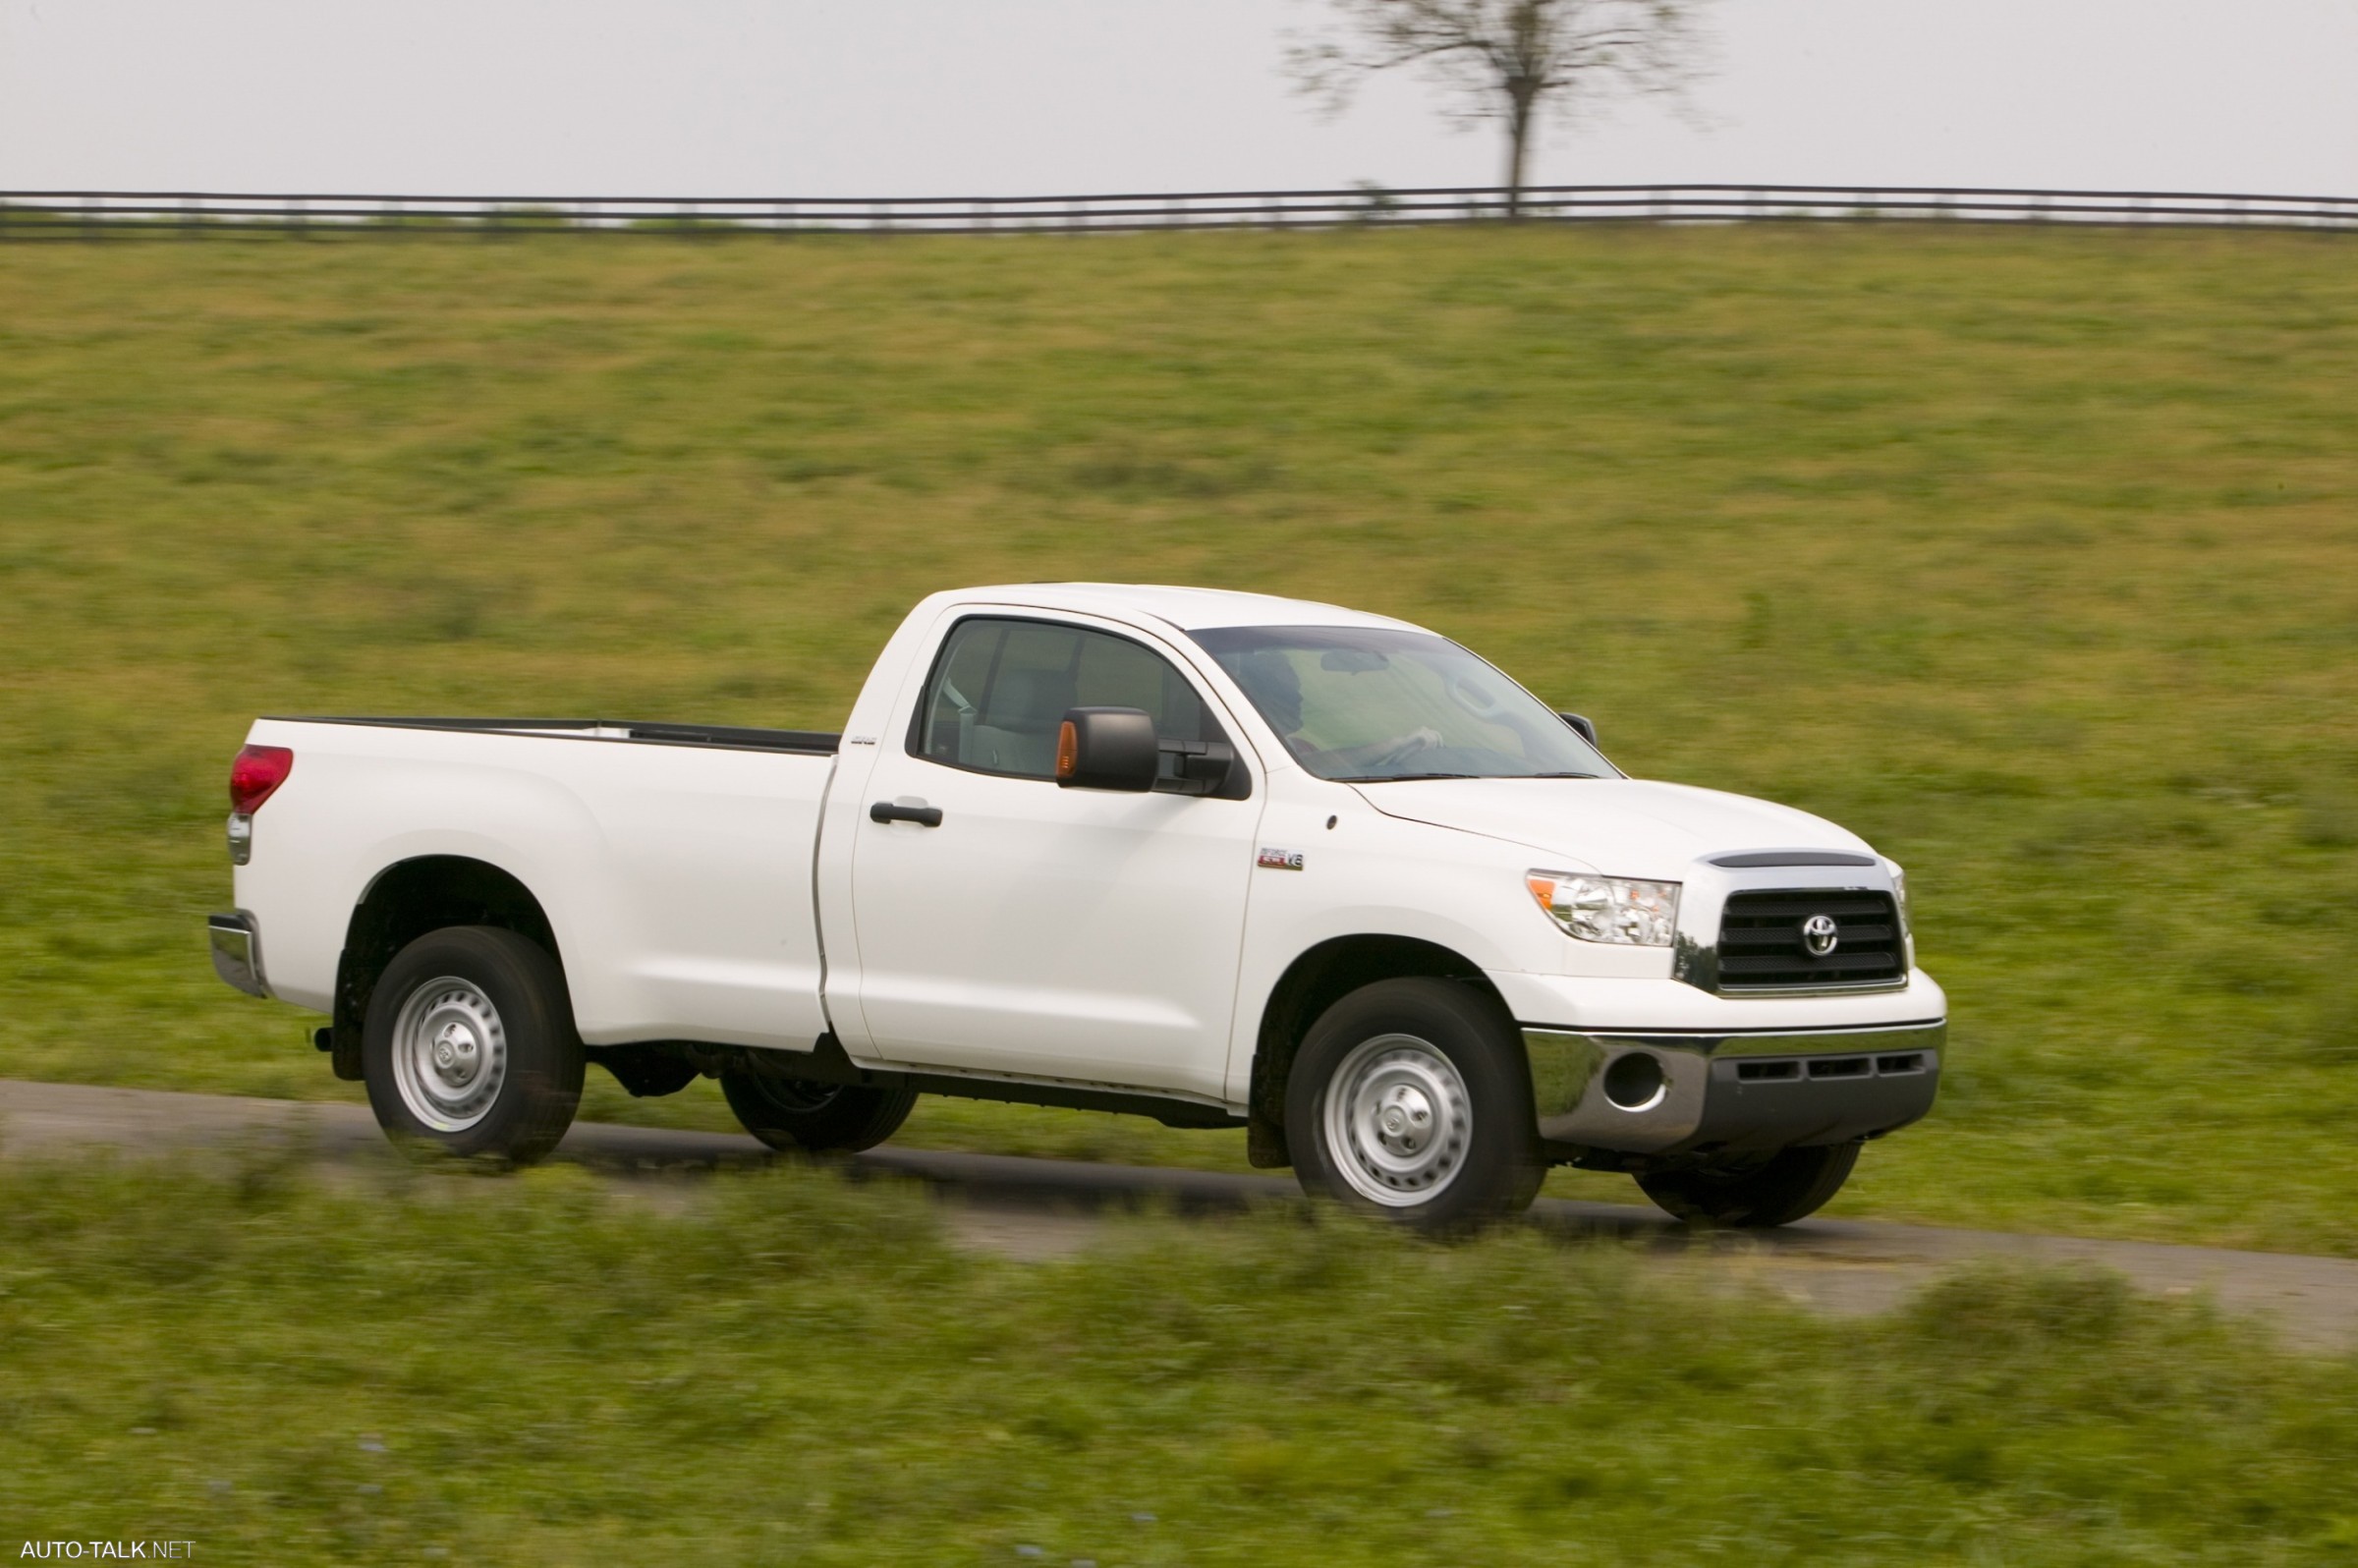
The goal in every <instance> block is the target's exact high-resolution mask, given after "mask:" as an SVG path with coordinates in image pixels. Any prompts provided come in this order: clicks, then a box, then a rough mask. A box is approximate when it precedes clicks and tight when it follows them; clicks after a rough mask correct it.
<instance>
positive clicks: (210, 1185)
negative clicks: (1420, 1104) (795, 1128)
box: [0, 1153, 2358, 1568]
mask: <svg viewBox="0 0 2358 1568" xmlns="http://www.w3.org/2000/svg"><path fill="white" fill-rule="evenodd" d="M216 1164H217V1162H216ZM2354 1407H2358V1361H2354V1360H2351V1359H2349V1358H2346V1357H2344V1358H2341V1359H2338V1360H2319V1359H2301V1358H2293V1357H2288V1356H2285V1355H2282V1354H2280V1353H2279V1352H2276V1351H2274V1350H2273V1349H2271V1348H2269V1347H2268V1346H2267V1345H2266V1344H2265V1343H2264V1342H2261V1341H2259V1340H2257V1339H2256V1338H2255V1337H2254V1336H2253V1335H2252V1334H2251V1333H2250V1331H2249V1330H2248V1329H2245V1328H2242V1327H2240V1326H2236V1325H2231V1324H2227V1323H2222V1322H2219V1321H2218V1320H2216V1319H2214V1318H2213V1317H2211V1316H2209V1315H2208V1313H2206V1312H2205V1311H2204V1310H2203V1309H2202V1308H2201V1307H2200V1306H2199V1305H2195V1304H2189V1303H2184V1302H2180V1303H2158V1302H2146V1301H2139V1300H2137V1299H2135V1298H2133V1297H2131V1296H2130V1295H2129V1294H2128V1293H2127V1291H2126V1289H2125V1287H2123V1286H2122V1285H2120V1284H2119V1282H2118V1281H2116V1280H2112V1279H2108V1278H2105V1277H2103V1276H2094V1275H2077V1274H2048V1275H2038V1274H2032V1275H2016V1274H2002V1273H1997V1274H1967V1275H1963V1276H1959V1277H1955V1278H1952V1279H1950V1280H1948V1281H1947V1282H1945V1283H1943V1284H1940V1285H1938V1286H1936V1287H1934V1288H1933V1289H1932V1290H1930V1291H1928V1292H1927V1293H1926V1294H1924V1295H1923V1296H1921V1297H1920V1298H1918V1299H1917V1300H1916V1301H1915V1302H1914V1303H1912V1304H1911V1305H1910V1306H1909V1307H1908V1308H1907V1309H1905V1310H1904V1311H1902V1312H1900V1313H1898V1314H1896V1315H1894V1316H1890V1317H1887V1318H1883V1319H1878V1320H1870V1321H1865V1322H1845V1323H1833V1322H1828V1321H1825V1320H1823V1319H1820V1318H1815V1317H1811V1316H1804V1315H1802V1314H1799V1313H1796V1312H1794V1311H1792V1310H1790V1309H1787V1308H1785V1307H1783V1306H1781V1305H1779V1304H1776V1303H1774V1302H1772V1301H1768V1300H1752V1299H1744V1298H1737V1297H1726V1296H1712V1295H1697V1294H1694V1293H1691V1292H1679V1291H1675V1290H1672V1289H1669V1288H1666V1287H1665V1286H1664V1284H1663V1282H1662V1279H1661V1277H1660V1276H1659V1275H1658V1274H1652V1273H1642V1272H1640V1271H1639V1270H1638V1269H1637V1268H1636V1267H1635V1266H1634V1265H1633V1264H1632V1262H1631V1260H1628V1259H1626V1258H1623V1257H1621V1256H1619V1255H1617V1254H1616V1253H1614V1252H1613V1251H1612V1250H1610V1249H1570V1250H1568V1249H1564V1248H1561V1247H1558V1246H1555V1245H1552V1244H1550V1243H1548V1242H1546V1241H1544V1240H1543V1239H1542V1238H1540V1237H1539V1236H1537V1235H1536V1234H1531V1233H1518V1234H1510V1235H1503V1236H1496V1237H1492V1238H1490V1239H1488V1241H1485V1242H1483V1243H1481V1244H1479V1245H1476V1246H1469V1247H1463V1248H1457V1249H1451V1250H1436V1249H1433V1248H1430V1247H1426V1246H1423V1245H1420V1244H1418V1243H1415V1242H1412V1241H1409V1240H1407V1239H1405V1238H1402V1237H1399V1236H1397V1235H1390V1234H1385V1233H1381V1232H1376V1231H1372V1230H1369V1229H1366V1228H1363V1227H1361V1226H1359V1225H1356V1224H1350V1223H1344V1222H1341V1221H1339V1220H1337V1219H1336V1218H1334V1217H1333V1216H1324V1217H1322V1218H1321V1219H1320V1220H1319V1222H1318V1223H1317V1224H1307V1223H1304V1222H1303V1221H1302V1220H1300V1219H1298V1218H1290V1217H1285V1216H1279V1215H1270V1216H1263V1217H1259V1218H1255V1219H1250V1220H1240V1221H1235V1222H1219V1223H1211V1224H1205V1223H1198V1222H1185V1223H1181V1222H1176V1221H1152V1220H1147V1221H1139V1222H1136V1223H1133V1224H1131V1225H1129V1226H1127V1227H1122V1228H1118V1229H1117V1232H1116V1235H1115V1238H1114V1239H1113V1240H1112V1241H1111V1242H1110V1243H1109V1244H1108V1245H1107V1246H1106V1247H1105V1248H1104V1249H1102V1250H1100V1251H1096V1252H1093V1253H1090V1254H1086V1255H1083V1256H1082V1257H1080V1258H1078V1259H1074V1260H1066V1261H1060V1262H1050V1263H1011V1262H1005V1261H1000V1260H991V1259H983V1258H977V1257H973V1256H969V1255H965V1254H961V1253H958V1252H955V1251H952V1250H950V1249H949V1248H947V1247H945V1246H944V1245H943V1243H942V1240H941V1238H940V1236H939V1235H938V1234H937V1232H936V1231H935V1229H934V1226H933V1224H932V1222H931V1219H930V1216H929V1215H928V1214H927V1212H926V1204H925V1201H924V1200H923V1199H922V1198H920V1197H917V1196H915V1195H913V1194H907V1193H901V1192H893V1191H877V1190H872V1189H871V1190H867V1191H856V1190H851V1189H847V1188H845V1187H843V1186H841V1185H840V1184H839V1183H837V1182H836V1181H834V1180H833V1179H832V1178H829V1177H827V1176H824V1175H822V1174H818V1173H814V1172H808V1171H794V1170H787V1171H778V1172H771V1173H766V1174H762V1175H758V1176H755V1177H752V1178H742V1179H723V1180H721V1181H718V1182H716V1183H713V1184H711V1185H710V1186H708V1187H707V1188H705V1189H704V1190H703V1191H702V1192H701V1193H698V1194H695V1195H692V1196H689V1197H685V1198H678V1199H674V1200H672V1201H667V1202H662V1203H660V1204H650V1203H640V1202H634V1201H629V1200H618V1199H616V1198H615V1197H614V1196H613V1194H612V1193H611V1192H610V1191H608V1190H605V1189H602V1188H600V1187H599V1186H597V1185H596V1184H595V1183H594V1182H593V1181H592V1180H591V1179H590V1178H589V1177H587V1176H586V1175H585V1174H584V1173H583V1172H581V1171H580V1170H579V1169H575V1168H565V1167H558V1168H552V1169H550V1170H546V1171H539V1172H533V1173H530V1174H528V1175H527V1176H525V1177H523V1178H522V1179H520V1180H516V1181H507V1182H497V1181H484V1180H481V1179H478V1178H475V1177H472V1176H469V1175H466V1174H463V1173H458V1172H451V1173H447V1174H441V1173H423V1174H418V1173H403V1172H399V1171H388V1173H387V1174H385V1175H384V1176H383V1177H381V1178H372V1179H369V1180H366V1181H364V1182H362V1183H361V1184H360V1185H358V1186H353V1185H350V1184H339V1185H338V1186H336V1187H334V1188H327V1189H323V1188H320V1187H317V1186H314V1185H312V1184H311V1183H310V1182H309V1180H308V1179H306V1178H304V1177H303V1176H302V1175H301V1174H300V1172H299V1171H297V1170H296V1169H294V1168H293V1167H292V1166H291V1165H290V1164H289V1163H288V1161H287V1160H286V1158H285V1157H284V1156H283V1155H277V1154H258V1153H257V1154H250V1155H249V1156H248V1157H247V1158H246V1159H245V1160H244V1162H243V1164H242V1166H240V1167H239V1168H237V1169H236V1170H234V1171H232V1172H226V1173H217V1172H216V1170H215V1168H214V1167H204V1168H191V1167H187V1166H166V1167H161V1168H153V1169H144V1170H142V1169H123V1168H110V1167H108V1166H106V1165H103V1164H97V1163H93V1162H88V1161H81V1162H75V1163H68V1164H59V1165H54V1166H43V1165H31V1166H23V1165H20V1166H16V1167H14V1168H10V1169H7V1170H5V1171H0V1530H4V1531H6V1532H7V1535H8V1539H14V1540H46V1539H75V1540H109V1539H111V1540H124V1539H146V1540H154V1539H165V1540H189V1541H193V1542H195V1543H196V1548H195V1554H196V1559H197V1560H198V1561H212V1562H229V1563H238V1562H252V1563H270V1564H303V1563H333V1564H370V1563H396V1562H398V1563H417V1562H421V1561H427V1562H431V1561H438V1560H446V1561H451V1562H483V1563H527V1562H530V1563H556V1564H585V1565H587V1564H598V1565H606V1564H624V1565H627V1564H639V1563H645V1564H663V1565H666V1568H668V1565H674V1564H702V1563H713V1564H722V1563H726V1564H744V1563H797V1564H844V1565H859V1568H865V1565H868V1564H873V1563H904V1562H905V1563H967V1562H974V1563H1000V1562H1004V1563H1009V1564H1014V1563H1017V1562H1020V1561H1023V1560H1026V1559H1027V1558H1039V1559H1040V1560H1043V1561H1046V1562H1050V1563H1054V1564H1058V1565H1062V1564H1066V1563H1069V1562H1075V1561H1084V1562H1093V1563H1100V1564H1104V1565H1106V1568H1112V1565H1114V1564H1118V1563H1127V1564H1132V1565H1138V1568H1144V1565H1152V1564H1176V1563H1183V1562H1184V1563H1197V1564H1222V1563H1229V1564H1267V1563H1289V1564H1291V1563H1299V1564H1306V1565H1309V1564H1317V1565H1325V1564H1356V1563H1366V1564H1383V1565H1387V1568H1388V1565H1417V1564H1444V1563H1446V1564H1457V1563H1483V1564H1533V1565H1539V1564H1546V1565H1549V1568H1557V1565H1578V1564H1599V1565H1606V1564H1610V1565H1616V1568H1622V1565H1630V1568H1635V1565H1646V1564H1664V1565H1670V1564H1680V1565H1683V1564H1692V1563H1697V1562H1727V1563H1740V1564H1744V1565H1747V1568H1751V1565H1759V1564H1796V1565H1799V1564H1810V1565H1818V1564H1837V1565H1839V1564H1871V1563H1872V1564H1895V1565H1896V1564H1908V1565H1914V1564H1921V1563H1960V1564H1961V1563H1998V1562H2003V1563H2010V1564H2024V1565H2045V1564H2088V1565H2095V1564H2107V1565H2109V1564H2117V1563H2128V1562H2134V1563H2144V1564H2156V1565H2161V1564H2196V1563H2201V1564H2207V1565H2230V1564H2253V1565H2262V1564H2291V1563H2296V1562H2297V1563H2336V1562H2346V1561H2349V1560H2351V1558H2352V1557H2354V1556H2358V1498H2354V1497H2353V1495H2352V1493H2351V1491H2350V1488H2349V1476H2350V1474H2351V1471H2352V1468H2353V1467H2354V1466H2358V1425H2353V1424H2352V1422H2351V1421H2350V1419H2349V1416H2350V1411H2351V1410H2352V1409H2353V1408H2354ZM1027 1548H1028V1549H1027Z"/></svg>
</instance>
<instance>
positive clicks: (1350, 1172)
mask: <svg viewBox="0 0 2358 1568" xmlns="http://www.w3.org/2000/svg"><path fill="white" fill-rule="evenodd" d="M1285 1133H1286V1143H1287V1144H1288V1146H1289V1147H1290V1148H1292V1150H1293V1153H1294V1163H1295V1171H1296V1174H1297V1175H1298V1176H1299V1177H1300V1179H1301V1182H1302V1187H1303V1190H1304V1191H1305V1192H1307V1193H1309V1194H1310V1195H1311V1196H1313V1197H1325V1198H1333V1199H1336V1200H1338V1201H1340V1202H1341V1203H1343V1204H1347V1205H1349V1206H1351V1207H1353V1208H1357V1209H1360V1210H1362V1211H1364V1212H1368V1213H1373V1214H1380V1215H1382V1216H1383V1217H1385V1218H1387V1219H1392V1220H1396V1221H1398V1222H1400V1223H1402V1224H1405V1225H1408V1226H1411V1227H1413V1228H1415V1229H1418V1230H1424V1231H1432V1232H1453V1231H1460V1230H1465V1229H1469V1228H1472V1227H1474V1226H1476V1225H1480V1224H1482V1223H1483V1222H1484V1221H1486V1220H1489V1219H1494V1218H1497V1217H1499V1216H1501V1215H1506V1214H1513V1213H1520V1212H1521V1211H1522V1210H1523V1209H1525V1208H1527V1207H1529V1206H1530V1205H1531V1201H1532V1199H1533V1197H1535V1196H1536V1195H1537V1194H1538V1192H1539V1190H1540V1179H1541V1178H1542V1177H1543V1176H1544V1175H1545V1174H1546V1167H1545V1165H1544V1163H1543V1162H1542V1161H1541V1159H1540V1153H1539V1133H1538V1128H1537V1126H1536V1124H1535V1123H1534V1121H1533V1119H1532V1108H1531V1078H1530V1072H1529V1069H1528V1068H1527V1067H1526V1066H1525V1064H1524V1059H1523V1049H1522V1041H1521V1040H1520V1038H1519V1037H1518V1036H1516V1034H1515V1029H1514V1025H1513V1023H1512V1022H1511V1021H1510V1020H1509V1019H1508V1018H1507V1016H1506V1014H1505V1013H1504V1012H1503V1011H1502V1010H1501V1009H1500V1008H1499V1006H1498V1004H1497V1003H1496V1002H1495V1001H1493V1000H1491V999H1490V998H1489V997H1488V996H1485V995H1483V994H1481V993H1480V992H1477V991H1475V990H1472V989H1470V988H1469V987H1467V986H1464V985H1459V984H1456V983H1453V982H1451V981H1448V980H1425V979H1412V980H1378V981H1377V982H1376V983H1375V984H1373V985H1368V986H1363V987H1361V988H1360V989H1359V990H1356V991H1353V992H1352V993H1351V994H1350V995H1348V996H1346V997H1344V998H1343V999H1342V1000H1341V1001H1339V1002H1337V1003H1335V1004H1334V1005H1333V1006H1332V1007H1330V1008H1328V1009H1327V1010H1326V1013H1325V1015H1324V1016H1323V1017H1321V1018H1320V1019H1319V1022H1318V1023H1317V1024H1316V1025H1315V1026H1314V1027H1313V1028H1312V1029H1311V1032H1310V1034H1309V1036H1308V1037H1306V1038H1305V1039H1304V1040H1303V1042H1302V1050H1301V1052H1300V1054H1299V1055H1297V1056H1296V1057H1295V1059H1294V1067H1293V1072H1292V1073H1291V1075H1290V1076H1289V1077H1288V1078H1287V1080H1286V1092H1285Z"/></svg>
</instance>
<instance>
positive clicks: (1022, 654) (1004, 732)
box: [910, 617, 1227, 779]
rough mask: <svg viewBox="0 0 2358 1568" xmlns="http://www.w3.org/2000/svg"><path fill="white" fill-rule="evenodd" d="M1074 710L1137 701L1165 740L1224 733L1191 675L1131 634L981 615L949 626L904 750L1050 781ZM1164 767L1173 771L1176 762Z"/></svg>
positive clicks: (1205, 738) (1128, 704) (1134, 704)
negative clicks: (1060, 729) (1060, 735)
mask: <svg viewBox="0 0 2358 1568" xmlns="http://www.w3.org/2000/svg"><path fill="white" fill-rule="evenodd" d="M1071 707H1143V708H1145V709H1146V710H1147V711H1148V712H1149V713H1151V714H1153V715H1154V730H1155V733H1156V734H1158V735H1160V736H1161V737H1162V738H1163V739H1165V740H1171V741H1216V740H1225V739H1226V738H1227V737H1226V736H1225V734H1224V733H1223V732H1222V731H1221V729H1220V727H1219V724H1218V723H1217V721H1215V720H1214V719H1213V718H1212V716H1211V715H1210V714H1209V713H1207V712H1206V711H1205V710H1204V703H1203V700H1202V699H1200V698H1199V697H1198V696H1197V695H1196V689H1195V688H1194V687H1193V686H1191V685H1189V684H1188V680H1187V677H1186V676H1184V675H1182V674H1180V673H1179V671H1178V670H1177V669H1176V668H1174V667H1173V666H1172V665H1171V663H1170V661H1169V660H1167V659H1165V658H1164V657H1162V655H1161V654H1159V653H1155V652H1153V651H1152V650H1151V649H1149V648H1147V647H1144V646H1142V645H1140V644H1136V643H1133V642H1131V641H1130V640H1129V639H1127V638H1121V637H1113V636H1110V635H1109V634H1107V633H1104V632H1092V631H1088V630H1086V629H1084V628H1082V627H1078V626H1057V625H1054V624H1052V623H1050V622H1046V621H999V620H988V619H983V618H980V617H978V618H976V619H974V620H967V621H961V622H959V623H958V624H957V625H956V626H954V627H952V628H951V629H950V636H949V640H948V641H947V642H946V643H945V644H943V645H942V650H941V653H940V654H939V656H938V657H936V658H935V660H934V662H933V675H932V679H931V680H930V682H929V683H928V684H927V686H926V696H925V701H924V702H923V704H922V705H921V706H920V707H919V709H918V715H917V733H916V735H915V736H914V737H912V741H911V745H910V750H911V751H912V752H913V753H915V754H916V755H917V756H923V757H926V758H927V759H928V760H931V761H935V762H946V763H948V764H949V765H950V766H952V767H971V768H976V769H979V770H981V771H983V772H985V773H1012V774H1016V775H1018V776H1019V777H1024V778H1042V779H1045V778H1054V777H1055V776H1056V729H1057V726H1058V725H1059V724H1061V723H1062V722H1063V721H1064V712H1065V709H1067V708H1071ZM1163 766H1164V771H1165V773H1166V775H1169V776H1174V777H1175V776H1176V773H1177V765H1176V762H1175V761H1174V760H1173V759H1171V758H1165V760H1164V764H1163Z"/></svg>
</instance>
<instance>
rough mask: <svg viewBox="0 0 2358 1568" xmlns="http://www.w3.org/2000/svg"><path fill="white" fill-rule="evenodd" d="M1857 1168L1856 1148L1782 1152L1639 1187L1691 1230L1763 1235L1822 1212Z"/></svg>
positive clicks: (1643, 1181)
mask: <svg viewBox="0 0 2358 1568" xmlns="http://www.w3.org/2000/svg"><path fill="white" fill-rule="evenodd" d="M1858 1162H1859V1146H1858V1145H1857V1144H1827V1145H1825V1146H1823V1147H1821V1148H1780V1149H1778V1150H1777V1151H1776V1152H1775V1153H1773V1154H1771V1155H1769V1156H1768V1158H1767V1159H1765V1160H1758V1161H1751V1162H1747V1163H1745V1164H1742V1165H1736V1166H1721V1167H1714V1166H1710V1165H1702V1166H1697V1167H1695V1168H1694V1169H1691V1170H1666V1171H1654V1172H1650V1173H1648V1174H1646V1175H1643V1176H1640V1177H1639V1178H1638V1186H1639V1187H1640V1188H1641V1189H1643V1190H1644V1192H1645V1194H1646V1196H1647V1197H1648V1198H1651V1199H1653V1200H1654V1201H1655V1203H1656V1204H1658V1205H1659V1206H1660V1207H1661V1208H1662V1209H1663V1210H1664V1211H1665V1212H1667V1213H1668V1214H1670V1215H1671V1217H1673V1218H1675V1219H1683V1220H1685V1221H1687V1222H1688V1223H1689V1224H1693V1225H1726V1226H1730V1227H1733V1228H1738V1229H1744V1230H1767V1229H1768V1228H1770V1227H1771V1226H1776V1225H1790V1224H1792V1223H1793V1221H1795V1220H1797V1219H1801V1218H1804V1217H1806V1216H1808V1215H1811V1214H1815V1213H1816V1212H1818V1210H1819V1209H1821V1208H1824V1207H1825V1204H1826V1203H1827V1201H1828V1200H1830V1199H1831V1198H1832V1197H1833V1196H1834V1194H1836V1193H1838V1192H1840V1191H1841V1190H1842V1184H1843V1183H1844V1182H1846V1181H1848V1180H1850V1172H1851V1167H1852V1166H1854V1165H1856V1164H1858Z"/></svg>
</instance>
